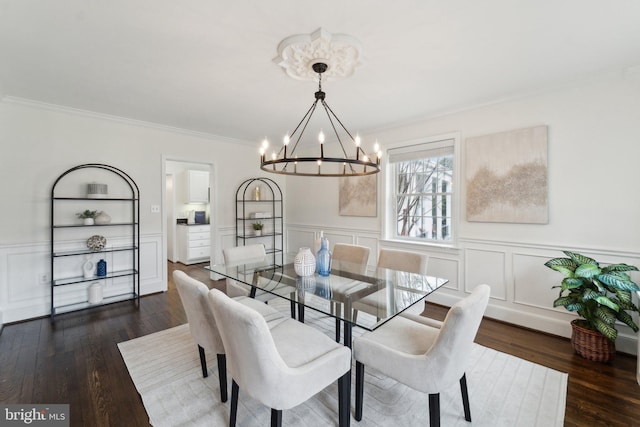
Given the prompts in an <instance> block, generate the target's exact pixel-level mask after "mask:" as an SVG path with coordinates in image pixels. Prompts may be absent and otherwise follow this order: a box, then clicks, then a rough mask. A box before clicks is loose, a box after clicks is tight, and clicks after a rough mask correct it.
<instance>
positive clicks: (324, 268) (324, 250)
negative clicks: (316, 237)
mask: <svg viewBox="0 0 640 427" xmlns="http://www.w3.org/2000/svg"><path fill="white" fill-rule="evenodd" d="M328 246H329V240H327V238H326V237H323V238H322V241H321V242H320V250H319V251H318V254H317V255H316V267H317V271H318V275H319V276H322V277H327V276H329V274H331V252H329V248H328Z"/></svg>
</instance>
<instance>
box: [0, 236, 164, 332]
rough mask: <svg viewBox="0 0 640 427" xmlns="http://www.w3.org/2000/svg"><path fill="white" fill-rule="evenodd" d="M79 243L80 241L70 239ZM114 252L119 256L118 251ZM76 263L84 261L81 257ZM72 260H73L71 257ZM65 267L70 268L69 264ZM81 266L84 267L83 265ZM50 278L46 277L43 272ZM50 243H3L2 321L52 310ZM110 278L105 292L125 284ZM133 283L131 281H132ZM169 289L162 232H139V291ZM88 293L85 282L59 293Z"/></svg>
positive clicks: (0, 249) (0, 269) (0, 253)
mask: <svg viewBox="0 0 640 427" xmlns="http://www.w3.org/2000/svg"><path fill="white" fill-rule="evenodd" d="M70 244H71V245H72V246H74V245H75V247H77V242H70ZM114 256H119V255H118V254H116V255H114ZM70 258H77V259H76V261H75V262H76V263H81V262H84V261H83V258H82V257H70ZM70 262H71V263H73V261H70ZM66 268H70V267H69V266H67V267H66ZM80 268H81V267H80ZM43 275H46V276H47V280H46V281H43V280H42V276H43ZM50 279H51V272H50V243H49V242H45V243H33V244H20V245H4V246H0V320H1V321H2V324H6V323H11V322H17V321H20V320H25V319H31V318H35V317H40V316H46V315H49V314H50V305H51V301H50V298H51V287H50V282H49V280H50ZM123 280H124V279H109V280H108V281H107V284H106V286H105V290H104V292H105V295H108V294H109V293H110V292H111V291H112V289H113V291H114V292H115V289H116V288H118V287H121V286H124V285H123ZM129 283H130V282H129ZM166 290H167V280H166V262H165V261H164V260H163V259H162V234H147V235H141V236H140V294H141V295H146V294H151V293H155V292H163V291H166ZM84 293H86V286H73V285H71V286H69V287H65V289H64V290H63V291H62V292H61V293H60V295H61V296H62V298H64V299H67V300H74V299H77V298H78V296H79V295H80V294H83V295H82V297H84Z"/></svg>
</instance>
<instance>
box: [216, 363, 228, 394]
mask: <svg viewBox="0 0 640 427" xmlns="http://www.w3.org/2000/svg"><path fill="white" fill-rule="evenodd" d="M218 378H220V400H221V401H223V402H226V401H227V357H226V356H225V355H224V354H218Z"/></svg>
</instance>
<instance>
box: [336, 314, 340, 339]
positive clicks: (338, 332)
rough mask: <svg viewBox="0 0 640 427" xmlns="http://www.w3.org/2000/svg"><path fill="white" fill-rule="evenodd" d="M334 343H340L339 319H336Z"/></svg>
mask: <svg viewBox="0 0 640 427" xmlns="http://www.w3.org/2000/svg"><path fill="white" fill-rule="evenodd" d="M336 342H340V319H338V318H337V317H336Z"/></svg>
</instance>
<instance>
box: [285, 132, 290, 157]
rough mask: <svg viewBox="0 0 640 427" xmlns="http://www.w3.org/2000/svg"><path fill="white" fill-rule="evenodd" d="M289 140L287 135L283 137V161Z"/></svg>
mask: <svg viewBox="0 0 640 427" xmlns="http://www.w3.org/2000/svg"><path fill="white" fill-rule="evenodd" d="M289 140H290V138H289V134H286V135H285V136H284V158H285V159H286V158H287V145H289Z"/></svg>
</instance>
